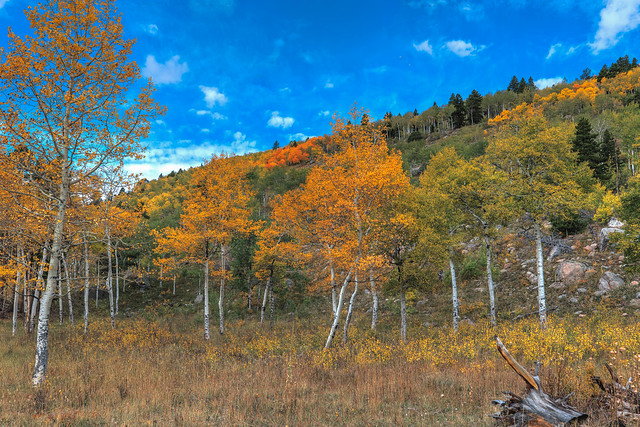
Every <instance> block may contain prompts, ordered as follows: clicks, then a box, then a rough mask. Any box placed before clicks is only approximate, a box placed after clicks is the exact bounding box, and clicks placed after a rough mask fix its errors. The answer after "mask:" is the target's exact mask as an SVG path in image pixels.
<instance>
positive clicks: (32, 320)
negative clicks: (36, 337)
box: [29, 243, 47, 333]
mask: <svg viewBox="0 0 640 427" xmlns="http://www.w3.org/2000/svg"><path fill="white" fill-rule="evenodd" d="M46 262H47V243H45V244H44V248H43V249H42V261H41V262H40V265H39V266H38V278H37V280H36V291H35V292H34V294H33V298H34V302H33V304H32V305H31V315H30V316H29V333H31V332H33V328H34V326H35V322H36V314H37V311H38V304H39V303H40V288H41V287H43V286H42V284H43V277H44V264H45V263H46Z"/></svg>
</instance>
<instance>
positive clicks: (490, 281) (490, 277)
mask: <svg viewBox="0 0 640 427" xmlns="http://www.w3.org/2000/svg"><path fill="white" fill-rule="evenodd" d="M484 243H485V247H486V250H487V285H488V286H489V317H490V318H491V324H492V325H493V326H495V325H496V299H495V293H494V286H493V271H492V268H491V267H492V263H491V242H490V241H489V236H487V235H485V236H484Z"/></svg>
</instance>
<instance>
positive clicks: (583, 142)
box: [573, 117, 603, 179]
mask: <svg viewBox="0 0 640 427" xmlns="http://www.w3.org/2000/svg"><path fill="white" fill-rule="evenodd" d="M573 151H575V152H576V153H578V161H579V162H586V163H587V165H588V166H589V168H591V170H592V171H593V174H594V176H595V177H596V178H598V179H601V178H600V177H601V176H602V174H603V161H602V157H601V155H600V147H599V146H598V142H597V141H596V134H595V133H594V132H593V129H592V128H591V123H590V122H589V119H587V118H586V117H581V118H580V120H578V123H577V124H576V132H575V137H574V138H573Z"/></svg>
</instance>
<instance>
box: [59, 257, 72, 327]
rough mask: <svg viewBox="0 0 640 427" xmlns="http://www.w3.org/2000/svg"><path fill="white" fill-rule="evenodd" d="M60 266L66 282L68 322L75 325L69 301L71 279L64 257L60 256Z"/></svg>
mask: <svg viewBox="0 0 640 427" xmlns="http://www.w3.org/2000/svg"><path fill="white" fill-rule="evenodd" d="M62 266H63V267H64V278H65V280H66V281H67V305H68V306H69V321H70V322H71V325H72V326H73V325H75V322H74V319H73V301H72V300H71V279H70V278H69V265H68V264H67V260H66V258H65V256H64V255H62Z"/></svg>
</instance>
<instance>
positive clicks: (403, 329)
mask: <svg viewBox="0 0 640 427" xmlns="http://www.w3.org/2000/svg"><path fill="white" fill-rule="evenodd" d="M400 337H401V338H402V342H403V343H405V344H406V343H407V298H406V293H405V291H404V288H402V289H401V290H400Z"/></svg>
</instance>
